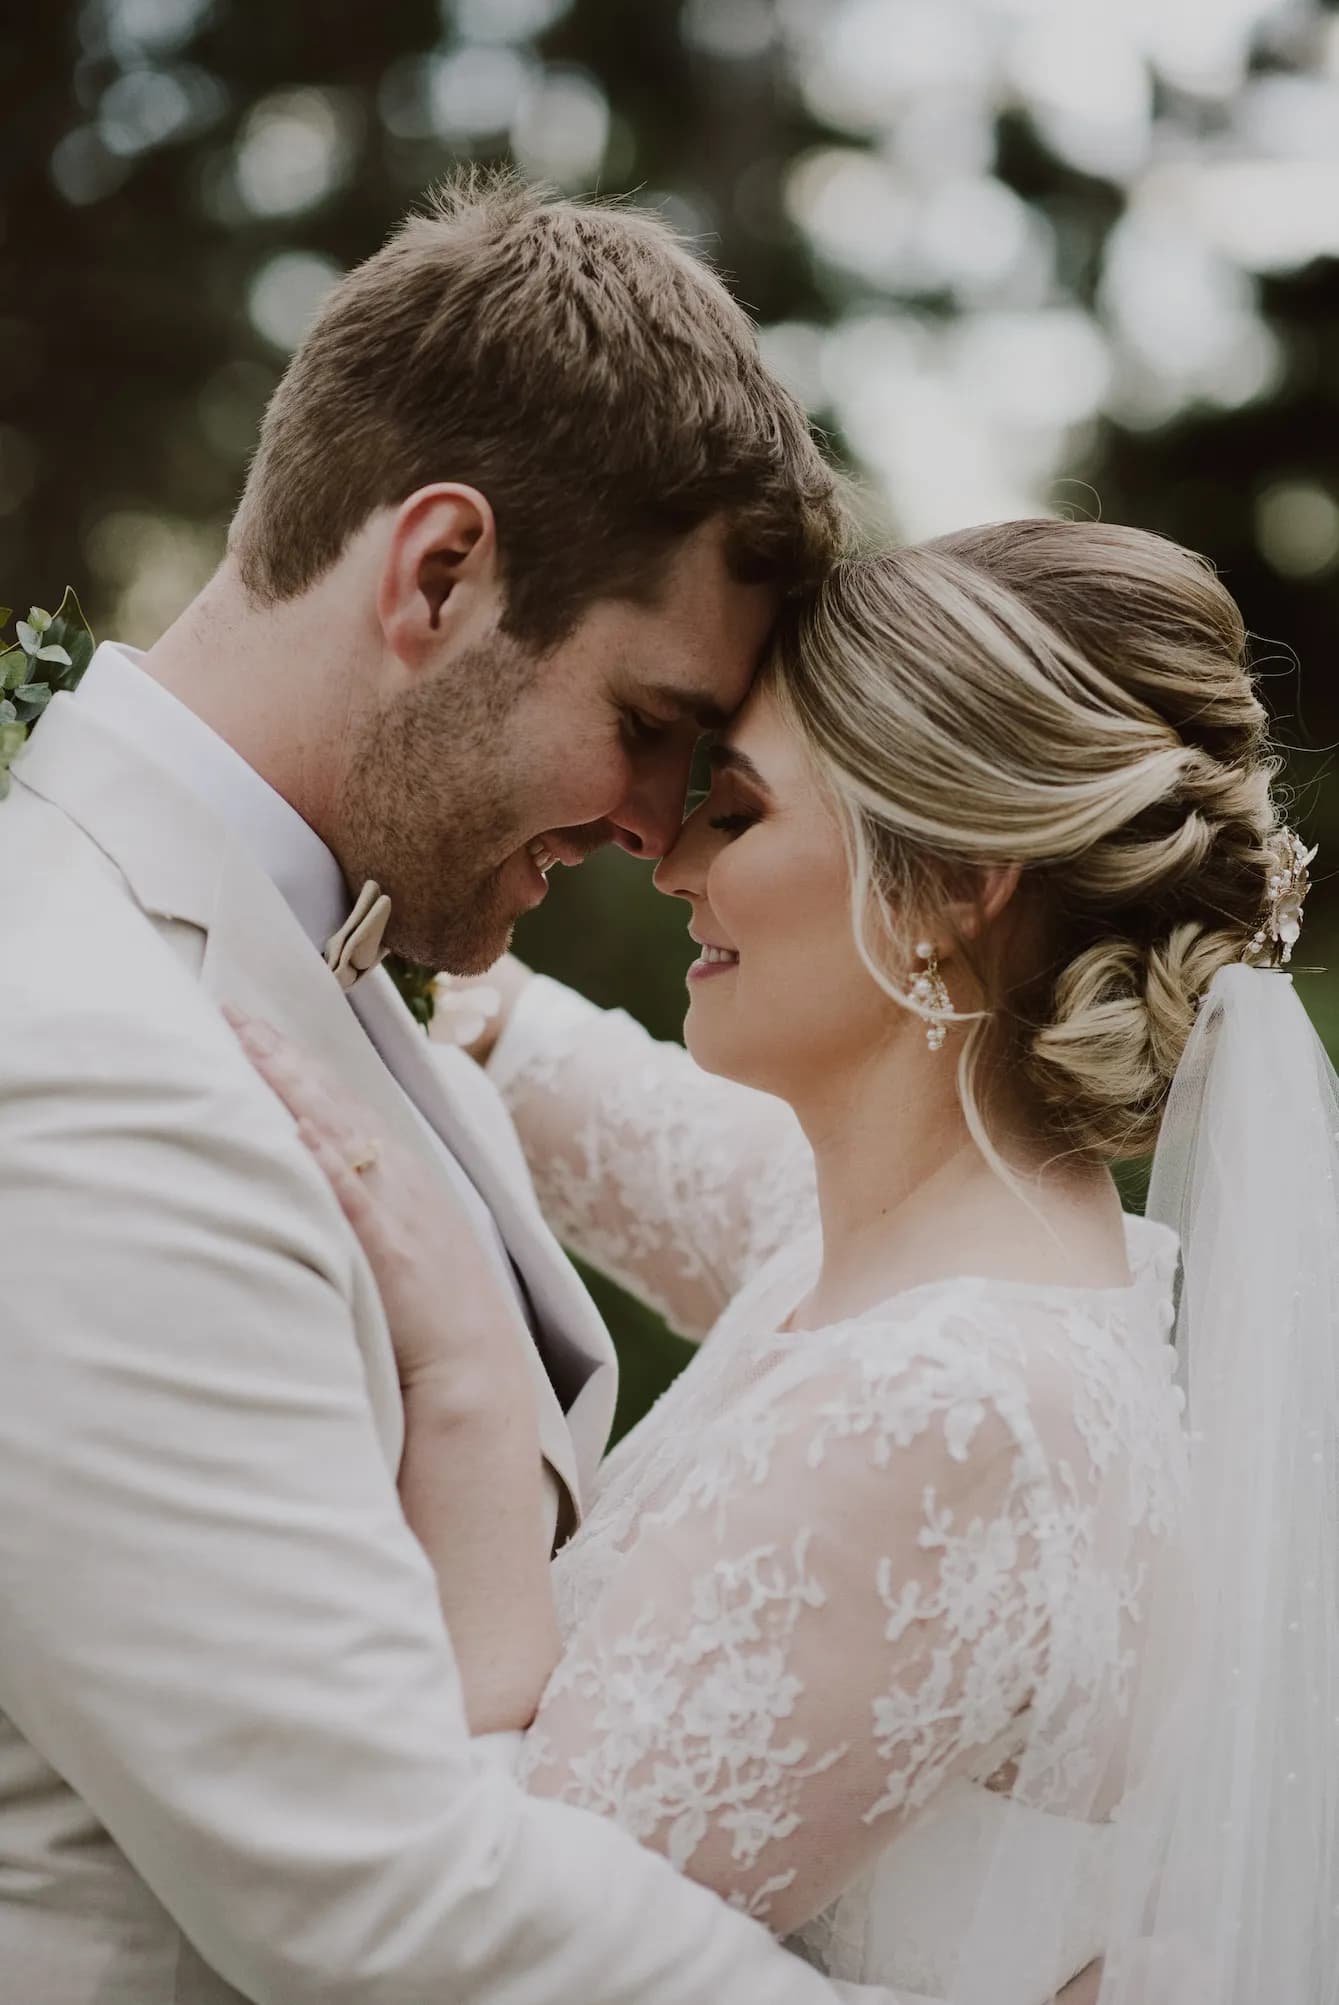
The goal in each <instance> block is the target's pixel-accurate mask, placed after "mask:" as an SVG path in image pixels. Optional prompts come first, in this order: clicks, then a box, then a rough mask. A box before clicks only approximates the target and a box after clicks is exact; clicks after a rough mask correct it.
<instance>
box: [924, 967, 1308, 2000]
mask: <svg viewBox="0 0 1339 2005" xmlns="http://www.w3.org/2000/svg"><path fill="white" fill-rule="evenodd" d="M1148 1213H1149V1216H1150V1217H1152V1218H1154V1219H1156V1220H1159V1221H1161V1222H1163V1223H1165V1224H1167V1225H1170V1226H1171V1227H1172V1228H1173V1229H1174V1230H1175V1231H1176V1232H1177V1233H1178V1234H1179V1235H1180V1239H1181V1249H1182V1260H1181V1275H1180V1285H1179V1294H1178V1300H1177V1318H1176V1333H1175V1341H1176V1349H1177V1360H1178V1362H1177V1373H1178V1377H1179V1379H1180V1382H1181V1384H1182V1386H1183V1388H1184V1392H1185V1395H1186V1400H1187V1409H1186V1411H1187V1420H1188V1426H1189V1431H1190V1444H1191V1446H1190V1469H1189V1478H1188V1490H1189V1512H1188V1537H1187V1538H1186V1539H1185V1540H1184V1541H1182V1542H1180V1545H1179V1552H1180V1553H1182V1554H1184V1556H1185V1566H1184V1570H1183V1569H1182V1566H1181V1564H1180V1562H1179V1559H1178V1562H1177V1564H1175V1565H1174V1566H1172V1567H1169V1568H1167V1569H1166V1570H1165V1572H1164V1573H1163V1575H1162V1576H1161V1577H1160V1578H1159V1579H1158V1580H1157V1581H1156V1583H1154V1584H1152V1585H1151V1586H1150V1591H1149V1594H1148V1596H1147V1600H1146V1605H1145V1607H1144V1609H1143V1610H1142V1611H1141V1615H1140V1621H1139V1628H1140V1634H1141V1638H1142V1642H1141V1646H1140V1649H1139V1653H1138V1654H1139V1673H1138V1678H1137V1680H1136V1681H1134V1684H1133V1689H1132V1692H1131V1696H1130V1702H1129V1713H1128V1715H1127V1725H1128V1727H1129V1739H1128V1750H1127V1752H1126V1754H1125V1755H1124V1757H1123V1768H1124V1775H1123V1781H1122V1783H1121V1787H1120V1789H1119V1790H1118V1791H1117V1792H1116V1793H1117V1796H1118V1798H1119V1807H1118V1808H1117V1809H1116V1811H1115V1813H1114V1816H1112V1815H1111V1813H1110V1811H1109V1809H1108V1808H1107V1807H1105V1805H1106V1804H1107V1803H1108V1802H1109V1784H1110V1777H1109V1776H1108V1777H1105V1778H1097V1777H1094V1779H1093V1783H1092V1788H1091V1796H1090V1820H1089V1825H1088V1830H1089V1835H1090V1837H1092V1836H1094V1834H1095V1833H1098V1832H1100V1834H1101V1835H1100V1845H1101V1848H1102V1849H1101V1850H1100V1853H1099V1854H1098V1856H1099V1858H1100V1864H1099V1867H1098V1870H1097V1872H1096V1874H1095V1873H1094V1870H1093V1856H1094V1855H1093V1853H1092V1850H1091V1848H1087V1849H1086V1848H1085V1846H1084V1845H1082V1844H1080V1845H1072V1846H1069V1847H1068V1848H1066V1847H1065V1846H1064V1845H1054V1846H1053V1845H1051V1844H1050V1843H1048V1842H1047V1840H1046V1838H1045V1836H1044V1835H1043V1836H1042V1837H1041V1838H1040V1840H1039V1836H1038V1834H1039V1830H1040V1827H1042V1826H1054V1823H1055V1820H1054V1819H1052V1818H1051V1817H1042V1818H1041V1819H1038V1818H1036V1817H1035V1815H1033V1814H1031V1813H1030V1812H1029V1810H1028V1809H1027V1807H1026V1806H1027V1804H1028V1801H1029V1798H1031V1800H1032V1802H1033V1803H1034V1804H1036V1803H1044V1801H1045V1794H1046V1792H1045V1778H1044V1777H1043V1776H1042V1775H1041V1774H1040V1773H1039V1772H1034V1773H1032V1774H1029V1768H1028V1757H1027V1755H1026V1754H1025V1755H1024V1756H1023V1758H1022V1760H1021V1762H1020V1764H1019V1769H1018V1774H1017V1777H1016V1780H1015V1783H1014V1786H1013V1790H1012V1801H1011V1802H1010V1803H1009V1804H1008V1805H1007V1806H1006V1805H1001V1808H1000V1814H999V1816H998V1818H997V1819H996V1820H995V1821H996V1825H997V1828H996V1830H995V1832H994V1837H993V1843H992V1846H991V1848H990V1854H989V1857H988V1858H987V1859H984V1860H981V1861H980V1862H979V1864H980V1868H981V1870H980V1873H979V1878H978V1880H977V1893H976V1898H975V1900H974V1901H973V1903H972V1905H971V1910H970V1913H969V1915H968V1916H967V1917H965V1918H964V1919H965V1926H964V1928H963V1932H962V1937H961V1941H960V1944H959V1950H958V1956H957V1966H956V1971H955V1976H954V1982H953V1984H952V1986H951V1988H950V1994H949V1995H950V1998H951V2000H952V2001H953V2005H1044V2001H1045V2000H1046V1999H1047V1998H1049V1996H1050V1995H1051V1990H1052V1988H1058V1987H1053V1986H1052V1985H1051V1983H1050V1982H1049V1981H1047V1980H1045V1979H1043V1980H1042V1981H1041V1982H1040V1983H1039V1981H1038V1970H1039V1964H1038V1961H1037V1958H1036V1944H1035V1942H1034V1943H1033V1944H1031V1945H1030V1947H1028V1948H1026V1949H1025V1948H1024V1947H1023V1946H1022V1944H1021V1943H1020V1941H1019V1931H1018V1929H1017V1928H1016V1926H1015V1927H1011V1916H1016V1915H1017V1914H1018V1913H1019V1912H1022V1911H1026V1907H1027V1893H1026V1892H1025V1889H1028V1891H1030V1893H1031V1896H1032V1902H1031V1904H1032V1906H1033V1908H1034V1909H1035V1905H1036V1901H1035V1883H1036V1877H1037V1873H1038V1871H1039V1870H1041V1871H1043V1872H1044V1873H1045V1875H1046V1880H1047V1903H1046V1907H1047V1914H1048V1919H1049V1920H1050V1921H1053V1925H1054V1926H1053V1939H1052V1942H1051V1944H1050V1950H1049V1953H1050V1954H1051V1956H1052V1958H1053V1961H1052V1963H1051V1965H1050V1968H1051V1969H1052V1970H1053V1971H1057V1972H1061V1973H1063V1974H1064V1975H1070V1974H1072V1972H1073V1968H1074V1965H1073V1962H1072V1960H1069V1961H1067V1960H1066V1958H1067V1956H1068V1955H1069V1950H1068V1945H1071V1944H1072V1943H1073V1942H1075V1941H1079V1940H1088V1941H1093V1940H1096V1941H1100V1943H1101V1944H1102V1946H1103V1950H1104V1958H1103V1962H1102V1966H1101V1971H1102V1974H1101V1980H1100V1985H1099V1984H1098V1983H1097V1979H1096V1973H1095V1972H1091V1971H1090V1974H1089V1979H1088V1985H1089V1987H1090V1988H1088V1989H1087V1990H1086V1991H1085V1999H1086V1998H1089V1997H1091V1998H1095V1999H1097V2000H1098V2001H1099V2005H1339V1081H1337V1080H1336V1076H1335V1073H1334V1070H1333V1068H1332V1067H1331V1065H1330V1063H1329V1061H1328V1059H1327V1058H1326V1055H1325V1052H1324V1049H1323V1047H1322V1046H1321V1043H1320V1040H1319V1038H1318V1037H1317V1036H1316V1033H1315V1031H1314V1030H1313V1028H1312V1026H1311V1023H1310V1020H1309V1019H1308V1017H1307V1014H1306V1011H1305V1009H1304V1008H1303V1006H1302V1003H1301V1001H1300V1000H1299V998H1298V996H1297V995H1296V993H1295V992H1294V989H1293V984H1292V979H1291V977H1290V976H1289V975H1287V974H1285V973H1283V972H1282V971H1279V970H1273V969H1263V968H1254V967H1248V966H1236V967H1231V968H1227V969H1224V970H1223V971H1221V972H1220V973H1219V974H1218V976H1217V977H1216V978H1215V980H1214V982H1213V985H1212V987H1211V988H1210V990H1209V993H1208V995H1207V997H1206V998H1205V1001H1204V1003H1203V1005H1202V1007H1201V1010H1200V1014H1199V1019H1198V1022H1197V1024H1196V1026H1195V1029H1194V1032H1193V1033H1192V1035H1191V1038H1190V1040H1189V1043H1188V1045H1187V1048H1186V1052H1185V1055H1184V1057H1183V1059H1182V1062H1181V1064H1180V1067H1179V1068H1178V1071H1177V1074H1176V1078H1175V1081H1174V1083H1173V1086H1172V1089H1171V1095H1170V1098H1169V1102H1168V1107H1167V1112H1166V1116H1165V1119H1164V1122H1163V1127H1162V1132H1161V1138H1160V1141H1159V1145H1158V1150H1157V1155H1156V1159H1155V1166H1154V1172H1153V1179H1152V1184H1151V1188H1150V1193H1149V1203H1148ZM1034 1710H1035V1708H1034ZM1069 1814H1070V1815H1072V1814H1073V1810H1072V1801H1071V1809H1070V1812H1069ZM1085 1857H1086V1863H1085ZM1095 1878H1096V1880H1097V1882H1098V1884H1097V1885H1096V1886H1095V1885H1094V1879H1095Z"/></svg>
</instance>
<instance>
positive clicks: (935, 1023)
mask: <svg viewBox="0 0 1339 2005" xmlns="http://www.w3.org/2000/svg"><path fill="white" fill-rule="evenodd" d="M916 957H917V959H918V960H921V961H924V962H925V967H924V969H923V971H922V972H921V973H920V974H918V975H917V977H916V979H915V981H914V982H913V983H912V984H911V993H912V995H913V996H914V997H915V999H916V1001H917V1002H918V1003H920V1004H921V1005H922V1006H923V1008H924V1009H925V1010H926V1012H927V1014H928V1018H929V1020H928V1022H927V1023H926V1026H925V1042H926V1043H927V1044H928V1045H929V1047H930V1049H931V1051H942V1049H943V1046H944V1039H945V1038H946V1037H947V1035H948V1032H947V1030H946V1028H945V1026H944V1023H943V1021H942V1017H941V1013H947V1012H948V1011H949V1010H951V1009H952V1007H953V1002H952V999H951V997H950V995H949V992H948V986H947V984H946V983H945V981H944V977H943V976H942V975H941V974H940V972H939V956H938V954H937V953H936V952H935V948H934V942H933V941H931V940H918V941H917V942H916Z"/></svg>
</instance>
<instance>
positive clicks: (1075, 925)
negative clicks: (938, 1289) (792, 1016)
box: [772, 520, 1282, 1161]
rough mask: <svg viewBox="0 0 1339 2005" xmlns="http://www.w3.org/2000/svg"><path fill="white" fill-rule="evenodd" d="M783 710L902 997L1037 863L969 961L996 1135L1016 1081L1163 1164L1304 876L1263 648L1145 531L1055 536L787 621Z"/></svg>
mask: <svg viewBox="0 0 1339 2005" xmlns="http://www.w3.org/2000/svg"><path fill="white" fill-rule="evenodd" d="M772 686H773V689H774V691H775V694H776V695H777V698H778V700H779V702H780V704H781V706H782V709H783V711H784V712H785V713H786V714H787V715H788V717H789V720H790V722H791V723H792V725H793V726H794V727H795V728H796V729H797V730H798V731H799V732H800V734H801V736H802V737H803V739H804V740H805V742H806V743H807V745H808V747H809V749H810V751H811V754H812V756H813V758H814V761H815V764H816V766H817V769H818V771H819V774H820V778H821V779H822V781H823V782H824V784H825V786H826V788H827V790H828V792H829V794H830V796H831V798H832V801H833V804H834V807H835V808H836V811H837V813H838V817H839V820H840V822H841V825H842V828H843V832H844V834H845V837H846V841H847V845H848V849H849V853H850V857H851V874H852V913H853V922H854V924H855V929H856V937H857V940H858V942H859V943H860V946H861V951H862V953H863V954H864V956H865V959H866V962H867V965H869V966H870V968H871V971H872V972H873V973H874V974H875V976H876V979H878V980H879V981H880V982H881V983H882V984H883V986H884V987H885V988H887V990H888V992H889V993H890V994H891V995H893V996H895V997H896V998H897V1000H899V1001H901V1002H904V1003H905V1002H910V998H909V995H908V988H909V981H910V976H911V972H912V971H913V968H914V947H913V943H914V942H915V941H916V940H917V939H918V938H919V936H920V935H921V934H922V933H925V932H927V931H931V930H933V929H934V928H935V927H936V925H938V927H939V929H940V932H941V937H942V923H943V915H944V913H945V910H946V908H947V906H948V905H949V903H950V901H957V900H960V899H962V898H964V897H967V898H969V899H970V897H971V896H972V892H973V886H974V885H975V886H977V887H978V888H979V884H980V878H979V874H978V873H979V871H980V869H981V868H983V867H990V866H992V865H1002V864H1018V865H1020V866H1021V867H1022V880H1021V883H1020V887H1019V892H1018V894H1017V896H1016V897H1015V899H1014V900H1013V901H1012V902H1011V904H1010V907H1009V910H1008V914H1007V920H1008V923H1007V924H1006V925H1004V926H1002V927H987V928H985V929H984V931H983V933H982V935H981V936H980V937H979V938H978V939H976V940H974V941H965V940H964V941H960V942H959V945H960V948H961V951H962V952H963V953H964V954H965V955H967V956H970V962H971V965H972V967H973V969H974V972H975V973H976V975H977V978H978V979H979V980H980V982H981V984H982V987H983V992H984V996H985V1001H986V1009H985V1011H984V1013H983V1014H982V1015H981V1016H979V1017H977V1018H976V1019H974V1020H973V1021H972V1023H971V1025H970V1028H969V1030H968V1032H967V1035H966V1037H965V1040H964V1045H963V1051H962V1059H961V1070H960V1079H961V1085H962V1092H963V1103H964V1106H965V1108H966V1110H967V1114H968V1118H969V1120H970V1121H971V1122H972V1125H973V1127H974V1129H975V1131H976V1133H977V1135H978V1139H980V1140H981V1141H982V1143H983V1145H984V1146H986V1147H987V1148H988V1149H989V1148H990V1144H989V1138H988V1136H987V1134H986V1131H985V1125H984V1120H983V1116H982V1113H981V1108H982V1106H983V1105H984V1104H986V1103H987V1101H988V1087H989V1081H990V1079H991V1078H992V1077H997V1076H1000V1075H999V1071H998V1068H1000V1067H1002V1066H1008V1067H1010V1068H1011V1072H1010V1077H1011V1079H1012V1080H1014V1081H1015V1082H1016V1083H1017V1084H1019V1085H1021V1087H1022V1088H1023V1090H1024V1092H1025V1093H1026V1095H1027V1096H1028V1099H1029V1101H1030V1103H1031V1105H1032V1106H1033V1107H1034V1108H1035V1109H1036V1110H1037V1113H1038V1116H1039V1118H1040V1120H1041V1123H1042V1125H1043V1127H1044V1129H1045V1131H1046V1133H1047V1135H1048V1136H1049V1138H1050V1139H1051V1140H1053V1141H1054V1142H1055V1144H1056V1145H1057V1146H1058V1147H1060V1148H1063V1149H1071V1150H1075V1151H1078V1152H1080V1153H1081V1154H1083V1155H1085V1156H1087V1157H1089V1158H1092V1159H1096V1160H1100V1161H1112V1160H1115V1159H1117V1158H1120V1157H1124V1156H1133V1155H1141V1154H1143V1153H1145V1152H1146V1151H1147V1150H1148V1149H1149V1148H1150V1147H1151V1145H1152V1142H1153V1139H1154V1137H1155V1135H1156V1132H1157V1125H1158V1121H1159V1118H1160V1115H1161V1112H1162V1108H1163V1104H1164V1101H1165V1099H1166V1095H1167V1089H1168V1086H1169V1085H1170V1083H1171V1078H1172V1074H1173V1072H1174V1071H1175V1069H1176V1065H1177V1061H1178V1059H1179V1058H1180V1056H1181V1052H1182V1049H1183V1048H1184V1045H1185V1042H1186V1039H1187V1037H1188V1036H1189V1034H1190V1029H1191V1026H1192V1024H1193V1023H1194V1019H1195V1009H1196V1006H1197V1003H1198V1001H1199V998H1200V997H1201V996H1203V994H1204V993H1205V991H1206V990H1207V988H1208V986H1209V983H1210V982H1211V981H1212V979H1213V977H1214V975H1215V974H1216V972H1217V971H1218V969H1219V968H1221V967H1223V966H1224V965H1225V964H1226V963H1228V962H1231V961H1237V960H1240V959H1241V958H1242V956H1243V955H1244V953H1245V952H1246V950H1247V946H1248V943H1249V941H1250V939H1251V936H1252V934H1253V933H1254V932H1255V929H1256V927H1257V925H1258V924H1259V922H1260V919H1261V915H1262V912H1263V910H1264V907H1265V903H1266V897H1267V879H1268V878H1269V875H1270V873H1271V871H1273V870H1274V869H1276V868H1277V867H1278V863H1279V859H1280V856H1281V843H1282V835H1281V831H1280V828H1279V823H1278V817H1277V813H1276V810H1275V806H1274V803H1273V800H1272V797H1271V791H1270V788H1271V781H1272V779H1273V776H1274V773H1275V771H1276V769H1277V761H1276V760H1274V759H1273V758H1271V757H1270V755H1269V751H1268V745H1267V737H1266V718H1265V712H1264V708H1263V706H1262V705H1261V703H1260V701H1259V698H1258V697H1257V695H1256V693H1255V689H1254V685H1253V682H1252V677H1251V673H1250V670H1249V667H1248V665H1247V660H1246V634H1245V630H1244V627H1243V625H1242V619H1241V614H1240V612H1239V611H1238V609H1237V606H1236V604H1235V602H1234V600H1233V599H1232V597H1231V595H1230V594H1229V593H1228V592H1227V591H1225V590H1224V588H1223V586H1222V585H1221V584H1220V583H1219V582H1218V580H1217V578H1216V577H1215V576H1214V573H1213V571H1212V570H1211V568H1210V567H1209V565H1208V564H1207V563H1205V562H1204V561H1203V560H1202V559H1201V558H1199V557H1196V556H1194V555H1193V554H1192V553H1191V552H1189V551H1187V550H1183V549H1181V548H1179V547H1178V546H1177V545H1176V544H1173V543H1169V542H1167V541H1166V540H1165V539H1164V538H1162V537H1159V536H1153V535H1149V534H1147V533H1145V532H1143V531H1140V530H1135V529H1124V528H1119V527H1114V526H1110V525H1107V524H1101V523H1083V522H1055V521H1041V520H1039V521H1019V522H1005V523H998V524H993V525H990V526H987V527H984V528H979V529H970V530H964V531H962V532H960V533H958V534H956V535H952V536H944V537H940V538H939V539H937V540H936V541H934V542H931V543H923V544H919V545H917V546H915V547H913V548H909V549H904V550H898V551H895V552H892V553H891V554H888V555H884V556H877V557H862V558H856V559H852V560H849V561H846V562H844V563H842V564H840V565H838V567H837V568H836V570H835V571H834V572H833V573H832V574H831V576H830V577H829V578H828V580H827V582H826V583H825V584H824V585H823V586H822V587H821V588H820V589H819V591H818V592H817V593H816V594H815V595H814V596H813V597H812V598H811V599H809V600H808V601H806V602H804V603H803V604H801V605H800V606H799V607H797V609H796V611H795V613H794V615H793V617H790V618H788V620H787V623H786V625H785V626H784V628H783V630H782V632H781V634H780V636H779V639H778V643H777V647H776V650H775V651H774V656H773V663H772ZM912 1006H913V1007H914V1004H913V1005H912ZM990 1153H991V1154H992V1155H993V1153H994V1151H993V1149H992V1150H990Z"/></svg>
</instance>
